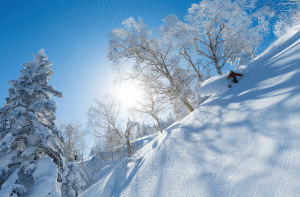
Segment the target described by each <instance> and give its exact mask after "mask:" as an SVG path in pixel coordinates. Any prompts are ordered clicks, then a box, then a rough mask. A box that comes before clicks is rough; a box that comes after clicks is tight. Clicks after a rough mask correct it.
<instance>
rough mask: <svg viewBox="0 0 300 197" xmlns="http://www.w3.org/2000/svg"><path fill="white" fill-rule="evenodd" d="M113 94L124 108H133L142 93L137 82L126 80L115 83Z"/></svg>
mask: <svg viewBox="0 0 300 197" xmlns="http://www.w3.org/2000/svg"><path fill="white" fill-rule="evenodd" d="M113 94H114V96H115V97H116V98H117V99H118V100H120V101H121V103H122V108H123V109H124V110H129V109H131V108H133V107H134V106H136V105H137V102H138V101H141V99H142V93H141V90H140V89H139V88H138V86H137V84H134V83H133V82H128V81H127V82H123V83H118V84H116V85H115V87H114V90H113Z"/></svg>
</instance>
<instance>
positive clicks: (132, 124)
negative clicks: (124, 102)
mask: <svg viewBox="0 0 300 197" xmlns="http://www.w3.org/2000/svg"><path fill="white" fill-rule="evenodd" d="M136 126H139V123H138V122H135V121H130V119H128V122H127V126H126V129H125V138H126V145H127V153H128V157H131V156H132V154H131V142H130V137H131V136H132V132H133V129H134V127H136Z"/></svg>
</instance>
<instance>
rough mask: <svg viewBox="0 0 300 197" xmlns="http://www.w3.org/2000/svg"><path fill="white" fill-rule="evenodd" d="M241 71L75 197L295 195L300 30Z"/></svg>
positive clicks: (299, 157) (299, 173) (298, 182)
mask: <svg viewBox="0 0 300 197" xmlns="http://www.w3.org/2000/svg"><path fill="white" fill-rule="evenodd" d="M246 68H247V69H246V74H245V76H244V77H243V79H242V80H241V81H240V82H239V83H238V84H237V85H235V86H233V87H232V88H231V89H228V88H227V89H226V87H227V84H226V85H225V86H224V87H225V88H224V89H222V91H219V90H218V88H217V87H216V86H214V88H215V89H217V90H216V91H215V92H214V93H215V94H214V95H213V96H212V97H211V98H210V99H209V100H207V101H206V102H205V103H203V104H202V105H201V106H200V107H198V108H197V109H196V110H195V111H194V112H193V113H191V114H189V115H188V116H187V117H186V118H184V119H183V120H181V121H180V122H177V123H175V124H174V125H172V126H170V127H169V128H168V129H167V130H165V131H164V133H162V134H160V135H159V136H158V137H157V138H155V139H154V140H152V141H151V142H150V143H148V144H147V145H146V146H145V147H143V148H142V149H141V150H140V155H141V159H139V158H137V160H136V161H133V160H130V159H126V160H124V161H123V162H121V163H119V164H118V165H116V166H115V167H113V168H112V169H111V170H110V171H109V172H107V173H106V174H105V175H104V176H103V178H102V179H100V180H99V181H98V182H96V183H95V184H94V185H93V186H91V187H90V188H89V189H88V190H86V191H85V192H84V193H83V194H82V195H81V196H82V197H96V196H101V197H105V196H124V197H150V196H151V197H153V196H159V197H163V196H168V197H170V196H176V197H179V196H201V197H205V196H211V197H216V196H217V197H218V196H220V197H221V196H224V197H225V196H231V197H234V196H243V197H246V196H249V197H250V196H262V197H266V196H270V197H271V196H272V197H274V196H299V194H300V32H298V30H291V31H289V32H288V33H286V34H285V35H284V36H282V37H281V38H280V39H278V40H277V41H276V42H275V43H274V44H273V45H272V46H270V47H269V48H268V49H267V50H266V51H265V52H264V53H263V54H261V55H260V56H258V57H257V58H256V59H254V60H253V61H252V62H251V63H249V64H248V65H247V67H246ZM238 69H239V68H236V71H238ZM244 71H245V69H244ZM221 80H223V79H221ZM215 84H218V83H215Z"/></svg>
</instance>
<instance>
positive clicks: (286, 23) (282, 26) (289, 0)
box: [260, 0, 300, 37]
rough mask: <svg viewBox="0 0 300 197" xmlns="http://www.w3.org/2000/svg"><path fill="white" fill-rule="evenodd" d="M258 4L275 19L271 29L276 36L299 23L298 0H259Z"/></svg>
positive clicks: (299, 6)
mask: <svg viewBox="0 0 300 197" xmlns="http://www.w3.org/2000/svg"><path fill="white" fill-rule="evenodd" d="M260 4H262V5H263V6H265V7H266V8H267V9H265V10H264V11H265V12H266V13H268V14H270V15H271V16H272V18H273V20H275V24H274V26H273V29H274V34H275V35H276V36H277V37H279V36H281V35H282V34H283V33H285V32H286V30H287V29H289V28H291V27H292V26H294V25H297V24H299V21H300V0H272V1H268V0H261V2H260Z"/></svg>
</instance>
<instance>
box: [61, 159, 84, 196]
mask: <svg viewBox="0 0 300 197" xmlns="http://www.w3.org/2000/svg"><path fill="white" fill-rule="evenodd" d="M62 177H63V184H62V189H61V195H62V196H63V197H75V196H78V195H79V194H80V193H81V191H82V189H83V188H84V187H85V186H86V185H87V183H88V179H87V176H86V174H85V173H84V171H83V170H82V169H81V168H80V167H78V166H77V164H76V163H75V162H73V161H69V162H67V163H66V164H65V168H64V172H63V174H62Z"/></svg>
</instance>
